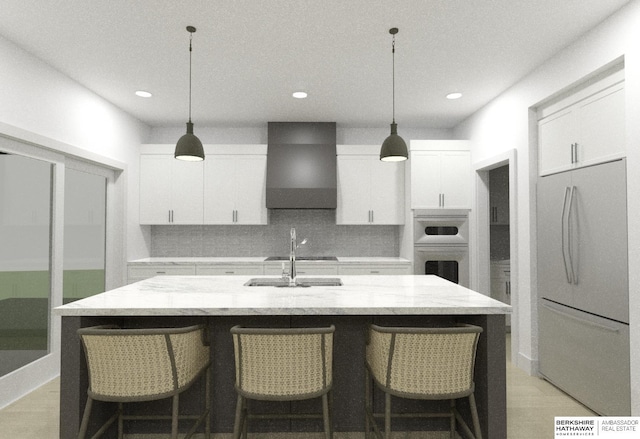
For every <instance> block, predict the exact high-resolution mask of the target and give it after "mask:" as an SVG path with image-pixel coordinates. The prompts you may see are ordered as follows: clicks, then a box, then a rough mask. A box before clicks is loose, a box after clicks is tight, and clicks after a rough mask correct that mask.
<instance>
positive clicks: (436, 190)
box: [411, 151, 458, 209]
mask: <svg viewBox="0 0 640 439" xmlns="http://www.w3.org/2000/svg"><path fill="white" fill-rule="evenodd" d="M440 169H441V168H440V152H439V151H413V152H411V208H412V209H438V208H439V207H440V194H441V185H440ZM456 184H458V183H457V182H456Z"/></svg>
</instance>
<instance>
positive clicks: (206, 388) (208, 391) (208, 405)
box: [204, 366, 211, 439]
mask: <svg viewBox="0 0 640 439" xmlns="http://www.w3.org/2000/svg"><path fill="white" fill-rule="evenodd" d="M204 394H205V396H204V397H205V402H204V407H205V410H206V411H207V418H206V419H205V422H204V432H205V436H204V437H205V439H211V366H209V367H207V371H206V373H205V385H204Z"/></svg>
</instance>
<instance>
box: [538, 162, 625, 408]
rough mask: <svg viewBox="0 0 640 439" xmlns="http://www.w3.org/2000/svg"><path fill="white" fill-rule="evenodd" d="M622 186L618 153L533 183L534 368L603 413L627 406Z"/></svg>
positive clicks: (622, 175) (579, 399)
mask: <svg viewBox="0 0 640 439" xmlns="http://www.w3.org/2000/svg"><path fill="white" fill-rule="evenodd" d="M626 192H627V191H626V160H624V159H623V160H618V161H614V162H610V163H605V164H600V165H596V166H590V167H585V168H580V169H574V170H571V171H567V172H562V173H558V174H553V175H549V176H544V177H540V178H539V179H538V185H537V232H538V233H537V236H538V247H537V249H538V250H537V251H538V273H537V281H538V297H539V352H538V353H539V360H540V367H539V370H540V373H541V374H542V376H543V377H545V378H546V379H547V380H549V381H550V382H552V383H553V384H555V385H556V386H557V387H559V388H561V389H562V390H564V391H565V392H567V393H568V394H570V395H571V396H573V397H574V398H575V399H577V400H578V401H580V402H582V403H583V404H584V405H586V406H587V407H589V408H591V409H592V410H594V411H595V412H597V413H599V414H603V415H618V416H625V415H629V414H630V412H631V408H630V407H631V406H630V377H629V288H628V264H627V195H626ZM559 415H561V413H559Z"/></svg>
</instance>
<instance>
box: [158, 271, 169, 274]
mask: <svg viewBox="0 0 640 439" xmlns="http://www.w3.org/2000/svg"><path fill="white" fill-rule="evenodd" d="M156 274H167V272H166V271H156Z"/></svg>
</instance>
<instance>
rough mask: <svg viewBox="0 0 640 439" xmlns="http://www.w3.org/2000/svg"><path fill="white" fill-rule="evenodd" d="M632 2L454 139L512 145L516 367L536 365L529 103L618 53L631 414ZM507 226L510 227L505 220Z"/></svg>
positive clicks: (636, 173)
mask: <svg viewBox="0 0 640 439" xmlns="http://www.w3.org/2000/svg"><path fill="white" fill-rule="evenodd" d="M638 23H640V1H638V0H635V1H633V2H631V3H630V4H629V5H627V6H626V7H625V8H623V9H622V10H621V11H619V12H618V13H617V14H615V15H613V16H612V17H610V18H609V19H607V20H606V21H605V22H603V23H602V24H601V25H600V26H598V27H596V28H595V29H593V30H592V31H590V32H589V33H588V34H586V35H585V36H583V37H582V38H580V39H579V40H578V41H576V42H575V43H574V44H572V45H570V46H568V47H567V48H566V49H564V50H563V51H561V52H560V53H558V54H557V55H556V56H554V57H553V58H551V59H549V60H548V61H547V62H545V63H544V64H543V65H541V66H540V67H539V68H537V69H536V70H535V71H534V72H532V73H531V74H530V75H528V76H527V77H525V78H524V79H522V80H521V81H520V82H518V83H517V84H516V85H515V86H513V87H512V88H511V89H509V90H507V91H506V92H505V93H503V94H502V95H501V96H499V97H498V98H497V99H495V100H494V101H493V102H491V103H490V104H489V105H487V106H486V107H485V108H483V109H482V110H480V111H478V112H477V113H475V114H474V115H473V116H472V117H471V118H469V119H468V120H466V121H465V122H464V123H462V124H460V125H459V126H458V127H457V128H456V130H455V137H456V138H460V139H469V140H471V142H472V160H473V162H479V161H483V160H487V159H490V158H492V157H494V156H497V155H499V154H501V153H504V152H506V151H508V150H510V149H512V148H515V149H516V150H517V154H518V160H517V175H518V182H517V202H518V203H517V224H516V225H515V226H516V227H517V234H518V236H519V242H518V251H517V254H516V255H512V264H514V263H515V264H517V272H518V274H519V277H518V284H517V294H518V295H519V301H518V305H517V306H518V309H517V312H518V314H519V321H518V327H517V329H514V331H517V337H518V340H517V345H518V358H517V361H518V366H519V367H521V368H523V369H525V370H528V371H530V372H532V373H535V372H536V370H537V369H536V368H537V357H538V353H537V332H538V331H537V311H536V306H535V305H536V303H537V292H536V289H535V276H536V271H535V270H536V267H535V257H536V254H535V250H536V242H535V239H536V237H535V181H536V172H537V170H536V166H537V165H536V157H535V154H536V150H535V138H530V126H529V124H530V113H529V112H530V108H531V107H534V106H536V105H537V104H538V103H540V102H541V101H543V100H545V99H546V98H548V97H549V96H551V95H553V94H555V93H557V92H559V91H560V90H562V89H565V88H568V87H570V86H571V85H572V84H574V83H575V82H577V81H579V80H580V79H581V78H584V77H585V76H588V75H590V74H591V73H593V72H594V71H596V70H598V69H600V68H602V67H603V66H605V65H607V64H609V63H611V62H613V61H614V60H616V59H619V58H620V57H623V56H624V60H625V71H626V74H625V77H626V82H625V87H626V119H627V128H626V141H627V167H628V172H627V190H628V217H629V288H630V291H629V296H630V313H631V315H630V329H631V377H632V379H631V387H632V389H631V391H632V413H633V414H634V415H635V416H638V415H640V227H638V226H637V221H635V218H638V217H639V216H640V198H639V197H637V196H635V194H638V193H639V192H640V148H639V143H640V123H638V121H640V45H639V44H638V41H640V26H638ZM512 227H513V226H512Z"/></svg>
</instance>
